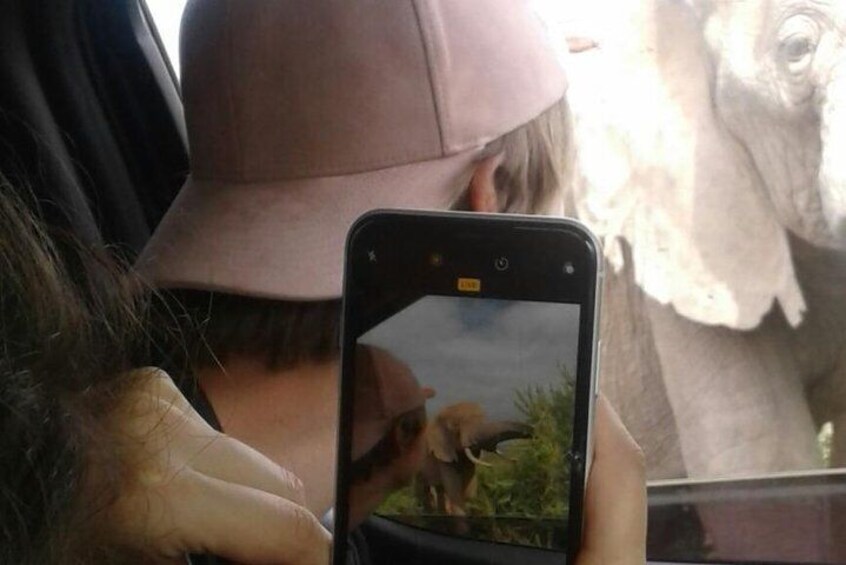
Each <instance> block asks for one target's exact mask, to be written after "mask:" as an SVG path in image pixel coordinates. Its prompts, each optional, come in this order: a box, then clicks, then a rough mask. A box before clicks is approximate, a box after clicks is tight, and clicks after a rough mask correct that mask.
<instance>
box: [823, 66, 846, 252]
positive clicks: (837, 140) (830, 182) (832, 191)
mask: <svg viewBox="0 0 846 565" xmlns="http://www.w3.org/2000/svg"><path fill="white" fill-rule="evenodd" d="M836 70H837V72H836V73H835V75H833V77H834V79H833V80H832V81H831V82H830V83H829V85H828V89H827V91H826V97H825V101H824V103H823V107H822V116H821V118H822V130H821V131H822V146H823V152H822V162H821V166H820V179H819V180H820V194H821V198H822V208H823V213H824V214H825V220H826V223H827V224H828V227H829V229H830V230H831V233H832V234H833V235H834V236H835V238H836V242H837V244H838V247H841V248H842V247H844V246H846V61H844V62H842V63H841V64H840V65H839V67H838V69H836Z"/></svg>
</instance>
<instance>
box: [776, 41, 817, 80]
mask: <svg viewBox="0 0 846 565" xmlns="http://www.w3.org/2000/svg"><path fill="white" fill-rule="evenodd" d="M815 49H816V45H814V43H813V41H811V39H810V38H808V37H805V36H801V35H794V36H792V37H789V38H787V39H786V40H785V41H784V42H783V43H782V45H781V52H782V56H783V57H784V60H785V61H786V62H787V64H788V65H789V66H790V69H791V70H793V71H800V70H803V68H804V67H805V66H807V64H808V63H809V62H810V60H811V56H812V55H813V54H814V50H815Z"/></svg>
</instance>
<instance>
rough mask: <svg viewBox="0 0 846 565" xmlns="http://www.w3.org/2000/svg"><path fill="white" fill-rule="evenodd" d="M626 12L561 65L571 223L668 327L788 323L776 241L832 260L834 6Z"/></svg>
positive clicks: (672, 3) (704, 0) (757, 1)
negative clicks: (803, 244) (660, 310)
mask: <svg viewBox="0 0 846 565" xmlns="http://www.w3.org/2000/svg"><path fill="white" fill-rule="evenodd" d="M617 4H618V3H617V2H614V5H615V7H617ZM627 4H639V5H638V6H637V8H636V10H635V9H632V12H631V13H630V14H628V16H629V19H628V20H627V21H628V23H629V25H627V26H625V27H626V30H627V34H628V36H627V37H626V38H624V39H619V40H617V41H616V44H615V45H605V43H606V42H603V47H606V48H605V49H603V50H601V51H603V53H602V54H594V53H593V52H591V53H587V54H585V55H578V56H574V57H573V58H572V59H573V63H574V71H575V73H574V74H575V76H573V77H572V79H571V85H572V88H571V92H570V101H571V104H572V105H573V110H574V120H575V128H576V137H577V145H578V147H579V153H580V157H579V160H580V162H579V169H580V170H579V171H578V173H577V179H578V181H577V185H576V187H575V189H574V201H575V206H576V208H577V213H578V214H579V215H580V216H581V217H582V218H583V219H584V220H585V221H586V222H587V223H589V224H590V225H591V226H592V227H594V228H595V229H596V231H597V232H599V234H600V235H601V236H603V237H604V238H605V243H606V252H607V254H608V257H609V260H610V261H611V263H612V264H613V265H614V266H615V267H617V268H619V267H620V266H621V263H622V261H623V259H622V258H623V250H622V248H621V247H620V246H619V242H620V241H621V240H624V241H626V242H627V243H628V244H629V245H630V246H631V248H632V261H633V263H634V271H635V276H636V279H637V282H638V284H639V285H640V286H641V288H643V289H644V291H645V292H646V293H647V294H648V295H650V296H651V297H652V298H654V299H656V300H658V301H659V302H660V303H662V304H672V305H673V306H674V307H675V309H676V310H677V311H678V312H679V313H680V314H682V315H684V316H686V317H688V318H690V319H693V320H695V321H698V322H701V323H705V324H722V325H726V326H729V327H733V328H736V329H749V328H753V327H756V326H757V325H758V324H759V322H760V321H761V319H762V317H763V316H764V315H765V314H766V313H767V312H768V311H769V310H770V309H771V308H772V306H773V303H775V302H777V303H779V304H780V306H781V308H782V310H783V311H784V313H785V315H786V317H787V319H788V320H789V321H790V323H792V324H793V325H798V324H799V322H800V321H801V320H802V317H803V313H804V310H805V308H806V307H805V301H804V297H803V295H802V291H801V289H800V286H799V283H798V281H797V279H796V274H795V272H794V267H793V261H792V257H791V250H790V245H789V240H788V233H792V234H794V235H795V236H798V237H799V238H802V239H804V240H806V241H807V242H809V243H811V244H812V245H815V246H819V247H828V248H836V249H846V158H844V155H846V2H843V1H841V0H745V1H736V0H643V1H642V2H639V3H627ZM626 9H631V8H626ZM609 43H613V42H609ZM615 47H616V48H617V49H616V51H615ZM598 65H600V66H603V65H604V67H602V68H601V70H600V69H599V68H597V66H598ZM580 69H584V71H581V70H580Z"/></svg>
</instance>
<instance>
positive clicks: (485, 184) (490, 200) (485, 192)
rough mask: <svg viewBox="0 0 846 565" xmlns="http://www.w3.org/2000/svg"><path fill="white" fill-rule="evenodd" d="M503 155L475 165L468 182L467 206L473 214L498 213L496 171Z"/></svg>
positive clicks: (487, 158) (485, 159)
mask: <svg viewBox="0 0 846 565" xmlns="http://www.w3.org/2000/svg"><path fill="white" fill-rule="evenodd" d="M503 158H504V153H497V154H496V155H491V156H490V157H485V158H484V159H482V160H481V161H478V162H477V163H476V168H475V170H474V171H473V178H472V179H471V180H470V188H469V204H470V209H471V210H472V211H474V212H499V211H500V206H499V196H498V194H497V191H496V170H497V169H498V168H499V166H500V165H501V164H502V160H503Z"/></svg>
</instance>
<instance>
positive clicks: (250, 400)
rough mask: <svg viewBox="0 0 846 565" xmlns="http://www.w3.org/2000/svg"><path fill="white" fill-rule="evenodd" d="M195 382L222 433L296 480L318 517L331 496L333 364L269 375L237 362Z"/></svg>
mask: <svg viewBox="0 0 846 565" xmlns="http://www.w3.org/2000/svg"><path fill="white" fill-rule="evenodd" d="M198 376H199V382H200V386H201V387H202V389H203V391H204V392H205V394H206V396H207V397H208V399H209V402H210V403H211V404H212V407H213V408H214V411H215V414H216V415H217V417H218V420H219V421H220V424H221V426H222V428H223V431H224V432H225V433H227V434H228V435H230V436H232V437H234V438H236V439H238V440H240V441H243V442H244V443H246V444H247V445H250V446H251V447H253V448H255V449H257V450H258V451H260V452H261V453H263V454H264V455H266V456H267V457H269V458H270V459H272V460H273V461H274V462H276V463H277V464H279V465H281V466H282V467H284V468H285V469H287V470H289V471H291V472H293V473H294V474H296V475H297V476H298V477H299V478H300V480H302V481H303V485H304V486H305V490H306V497H307V504H306V505H307V506H308V508H309V510H311V511H312V512H313V513H314V514H315V515H316V516H318V518H319V517H322V516H323V514H324V513H325V512H326V511H327V510H328V509H329V508H330V507H331V506H332V503H333V500H334V491H335V450H336V445H337V442H336V435H337V429H338V424H337V419H338V416H337V412H338V363H337V362H335V361H333V362H329V363H323V364H319V365H301V366H298V367H295V368H293V369H286V370H280V371H270V370H268V369H266V368H265V367H264V365H263V364H262V363H258V362H256V361H254V360H252V359H236V360H232V361H228V362H227V363H226V364H225V366H224V367H223V368H222V369H221V368H211V369H205V370H203V371H200V373H199V375H198Z"/></svg>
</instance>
